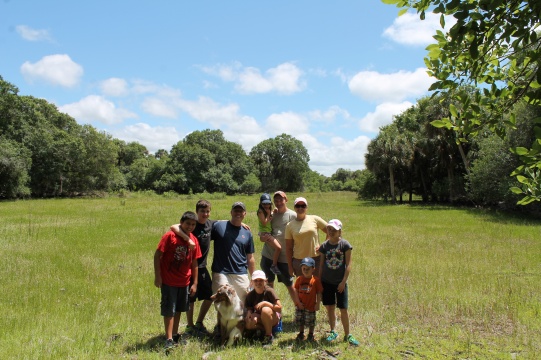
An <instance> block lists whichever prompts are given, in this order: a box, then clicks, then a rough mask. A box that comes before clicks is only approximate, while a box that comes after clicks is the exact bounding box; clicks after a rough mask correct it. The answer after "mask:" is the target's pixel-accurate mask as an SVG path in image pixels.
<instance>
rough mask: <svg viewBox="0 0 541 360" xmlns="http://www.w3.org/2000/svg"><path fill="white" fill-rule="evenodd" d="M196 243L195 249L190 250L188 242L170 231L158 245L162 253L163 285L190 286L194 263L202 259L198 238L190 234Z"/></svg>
mask: <svg viewBox="0 0 541 360" xmlns="http://www.w3.org/2000/svg"><path fill="white" fill-rule="evenodd" d="M190 239H192V241H193V242H194V243H195V249H193V250H190V248H189V246H188V242H187V241H185V240H184V239H182V238H181V237H179V236H177V235H176V234H175V233H174V232H172V231H168V232H166V233H165V235H163V236H162V239H161V240H160V243H159V244H158V250H159V251H161V252H162V253H163V254H162V257H161V259H160V271H161V275H162V283H164V284H165V285H169V286H176V287H184V286H188V285H190V278H191V276H192V261H193V259H199V258H200V257H201V249H200V248H199V242H198V241H197V238H196V237H195V236H193V234H190Z"/></svg>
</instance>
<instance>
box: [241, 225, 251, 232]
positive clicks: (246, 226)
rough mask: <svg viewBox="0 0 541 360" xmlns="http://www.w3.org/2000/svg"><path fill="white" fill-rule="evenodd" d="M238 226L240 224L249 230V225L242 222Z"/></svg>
mask: <svg viewBox="0 0 541 360" xmlns="http://www.w3.org/2000/svg"><path fill="white" fill-rule="evenodd" d="M240 226H242V227H243V228H245V229H246V230H248V231H250V226H249V225H248V224H245V223H242V224H240Z"/></svg>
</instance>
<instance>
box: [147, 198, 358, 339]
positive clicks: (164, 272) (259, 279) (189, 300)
mask: <svg viewBox="0 0 541 360" xmlns="http://www.w3.org/2000/svg"><path fill="white" fill-rule="evenodd" d="M273 202H274V207H273ZM287 202H288V198H287V195H286V194H285V193H284V192H283V191H277V192H275V193H274V195H273V197H272V200H271V197H270V195H269V194H263V195H261V198H260V204H259V208H258V210H257V215H258V220H259V229H258V230H259V232H258V235H259V237H260V240H261V241H262V242H264V244H263V250H262V252H261V262H260V267H261V270H256V269H255V258H254V252H255V248H254V240H253V236H252V233H251V231H250V228H249V227H248V226H247V225H246V224H244V222H243V221H244V217H245V216H246V206H245V204H244V203H242V202H235V203H234V204H233V205H232V207H231V219H230V220H228V221H225V220H221V221H216V220H210V218H209V217H210V212H211V204H210V203H209V202H208V201H206V200H200V201H198V202H197V204H196V212H195V213H193V212H191V211H187V212H185V213H184V214H183V215H182V217H181V219H180V224H176V225H172V226H171V230H170V231H168V232H167V233H166V234H164V235H163V237H162V239H161V241H160V243H159V244H158V247H157V249H156V252H155V255H154V269H155V280H154V284H155V285H156V286H157V287H159V288H160V290H161V315H162V316H163V320H164V327H165V335H166V344H165V346H166V348H170V347H173V346H175V345H176V344H178V343H179V342H181V341H182V339H181V336H180V335H179V333H178V330H179V329H178V328H179V323H180V315H181V313H182V312H186V314H187V326H186V330H185V332H186V333H188V334H190V335H208V334H209V332H208V330H207V329H206V328H205V326H204V324H203V321H204V319H205V316H206V314H207V312H208V310H209V309H210V307H211V305H212V300H211V299H210V297H211V296H212V294H213V293H215V292H216V291H217V290H218V288H219V287H220V286H221V285H223V284H226V283H227V284H230V285H231V286H233V288H234V289H235V291H236V293H237V295H238V296H239V298H240V300H241V301H242V303H243V304H244V309H245V326H246V329H249V330H250V329H259V330H261V331H264V334H265V336H264V339H263V344H264V345H269V344H272V342H273V340H274V337H273V328H274V329H276V327H277V326H278V324H280V323H281V312H282V305H281V302H280V299H279V297H278V295H277V293H276V292H275V291H274V283H275V280H277V281H278V282H281V283H283V284H284V285H285V287H286V288H287V291H288V293H289V296H290V298H291V300H292V301H293V303H294V304H295V324H296V325H297V326H298V327H299V333H298V335H297V338H296V339H297V341H303V340H307V341H314V329H315V321H316V312H317V311H318V310H319V308H320V303H321V302H323V305H324V306H325V307H326V309H327V314H328V321H329V325H330V331H329V333H328V335H327V337H326V340H327V341H329V342H332V341H335V340H336V339H337V338H338V333H337V331H336V314H335V308H336V307H338V308H339V309H340V317H341V322H342V326H343V330H344V335H345V336H344V341H346V342H348V343H349V344H351V345H354V346H357V345H358V344H359V342H358V341H357V340H356V339H355V338H354V337H353V335H352V334H350V329H349V315H348V311H347V308H348V287H347V279H348V276H349V274H350V271H351V250H352V246H351V244H350V243H349V242H348V241H347V240H345V239H343V238H342V223H341V222H340V221H339V220H337V219H333V220H330V221H329V222H328V223H327V222H326V221H325V220H323V219H322V218H321V217H319V216H316V215H309V214H308V213H307V212H308V201H307V200H306V199H305V198H304V197H299V198H296V199H295V201H294V211H293V210H291V209H289V208H288V207H287ZM319 230H321V231H322V232H323V233H325V234H326V240H325V241H324V242H323V243H322V244H320V242H319ZM211 240H213V241H214V251H213V254H214V255H213V260H212V265H211V271H212V275H211V274H210V273H209V272H208V270H207V257H208V253H209V250H210V242H211ZM250 277H251V280H250ZM196 300H200V301H201V307H200V310H199V314H198V316H197V319H196V321H195V322H194V304H195V302H196ZM305 328H307V329H308V335H307V336H305V334H304V332H305Z"/></svg>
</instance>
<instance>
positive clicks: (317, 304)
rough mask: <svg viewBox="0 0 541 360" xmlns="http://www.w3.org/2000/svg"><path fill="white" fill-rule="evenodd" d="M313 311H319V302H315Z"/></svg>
mask: <svg viewBox="0 0 541 360" xmlns="http://www.w3.org/2000/svg"><path fill="white" fill-rule="evenodd" d="M314 310H315V311H319V302H316V305H315V306H314Z"/></svg>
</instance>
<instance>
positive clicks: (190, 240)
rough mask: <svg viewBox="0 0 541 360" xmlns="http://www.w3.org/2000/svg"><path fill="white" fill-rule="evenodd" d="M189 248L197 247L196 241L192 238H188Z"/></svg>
mask: <svg viewBox="0 0 541 360" xmlns="http://www.w3.org/2000/svg"><path fill="white" fill-rule="evenodd" d="M188 248H189V249H190V250H194V249H195V243H194V242H193V240H192V239H190V238H189V239H188Z"/></svg>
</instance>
